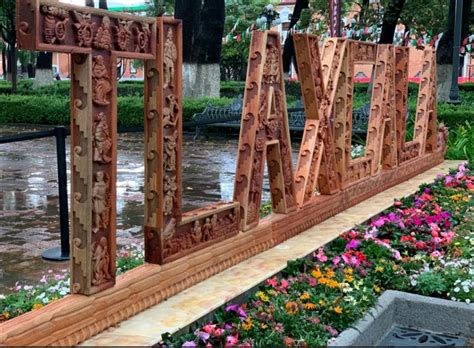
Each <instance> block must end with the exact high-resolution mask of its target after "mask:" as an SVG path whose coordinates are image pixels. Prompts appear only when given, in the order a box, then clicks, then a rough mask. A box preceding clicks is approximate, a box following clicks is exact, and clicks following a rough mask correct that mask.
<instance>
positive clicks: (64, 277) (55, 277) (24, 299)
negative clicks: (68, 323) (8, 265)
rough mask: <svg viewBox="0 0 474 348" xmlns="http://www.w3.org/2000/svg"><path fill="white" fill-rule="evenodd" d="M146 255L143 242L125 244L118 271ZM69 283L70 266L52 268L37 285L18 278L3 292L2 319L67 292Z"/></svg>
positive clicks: (64, 294)
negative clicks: (62, 268) (10, 287)
mask: <svg viewBox="0 0 474 348" xmlns="http://www.w3.org/2000/svg"><path fill="white" fill-rule="evenodd" d="M144 257H145V255H144V250H143V246H142V245H140V244H134V243H132V244H130V245H126V246H125V247H123V248H122V249H121V250H119V251H118V253H117V274H122V273H125V272H126V271H128V270H130V269H132V268H135V267H137V266H139V265H141V264H143V260H144ZM69 283H70V276H69V269H64V270H62V271H61V272H60V273H56V274H54V273H53V271H52V270H49V271H48V272H47V273H45V274H44V275H43V277H42V278H41V279H40V280H39V283H38V284H36V285H30V284H21V283H20V282H17V283H16V285H15V287H13V289H11V290H12V292H11V293H8V294H5V295H2V294H0V322H2V321H6V320H8V319H12V318H14V317H17V316H19V315H21V314H23V313H26V312H29V311H34V310H37V309H40V308H42V307H44V306H45V305H47V304H48V303H51V302H53V301H56V300H58V299H60V298H61V297H64V296H66V295H68V294H69Z"/></svg>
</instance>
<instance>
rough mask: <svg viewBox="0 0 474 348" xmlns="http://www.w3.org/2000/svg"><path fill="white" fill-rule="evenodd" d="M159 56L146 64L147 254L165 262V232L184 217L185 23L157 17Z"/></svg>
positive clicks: (151, 257) (148, 258)
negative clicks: (183, 29) (182, 206)
mask: <svg viewBox="0 0 474 348" xmlns="http://www.w3.org/2000/svg"><path fill="white" fill-rule="evenodd" d="M157 39H158V42H157V46H156V60H149V61H146V64H145V73H146V76H145V259H146V260H147V261H148V262H153V263H157V262H161V259H162V255H161V249H162V235H163V233H164V232H163V231H166V232H168V230H169V233H171V231H174V226H175V225H176V223H178V222H179V221H180V220H181V170H182V167H181V152H182V150H181V148H182V135H181V133H182V131H181V128H182V108H181V105H182V100H181V98H182V82H181V81H182V79H181V66H182V54H181V47H182V41H181V40H182V24H181V22H180V21H178V20H174V19H170V18H158V19H157Z"/></svg>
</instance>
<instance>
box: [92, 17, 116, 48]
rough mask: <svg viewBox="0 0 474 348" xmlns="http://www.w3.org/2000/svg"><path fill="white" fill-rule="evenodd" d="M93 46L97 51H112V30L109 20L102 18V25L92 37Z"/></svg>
mask: <svg viewBox="0 0 474 348" xmlns="http://www.w3.org/2000/svg"><path fill="white" fill-rule="evenodd" d="M94 46H95V47H96V48H99V49H104V50H107V51H110V50H111V49H112V29H111V27H110V18H109V17H107V16H104V17H103V18H102V24H101V25H100V27H99V29H97V33H96V34H95V37H94Z"/></svg>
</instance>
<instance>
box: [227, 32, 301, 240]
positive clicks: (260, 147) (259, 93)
mask: <svg viewBox="0 0 474 348" xmlns="http://www.w3.org/2000/svg"><path fill="white" fill-rule="evenodd" d="M243 105H244V106H243V110H242V125H241V128H240V137H239V153H238V159H237V169H236V176H235V183H234V200H235V201H238V202H240V210H241V213H240V215H241V229H242V230H244V231H245V230H248V229H249V228H251V227H253V226H256V225H257V224H258V221H259V210H260V204H261V198H262V184H263V172H264V162H265V159H266V158H267V160H268V161H269V164H268V169H269V173H268V174H269V179H270V191H271V196H272V206H273V209H274V211H275V212H277V213H287V212H289V211H291V210H294V209H296V201H295V192H294V186H293V168H292V164H291V143H290V136H289V129H288V116H287V110H286V96H285V89H284V84H283V68H282V61H281V47H280V38H279V35H278V33H275V32H261V31H255V32H253V35H252V40H251V43H250V52H249V65H248V70H247V80H246V85H245V95H244V104H243ZM277 144H278V147H279V149H277V148H276V145H277ZM267 156H268V157H267Z"/></svg>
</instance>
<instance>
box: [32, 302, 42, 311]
mask: <svg viewBox="0 0 474 348" xmlns="http://www.w3.org/2000/svg"><path fill="white" fill-rule="evenodd" d="M43 307H44V306H43V305H42V304H41V303H35V304H34V305H33V310H34V311H36V310H37V309H40V308H43Z"/></svg>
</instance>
